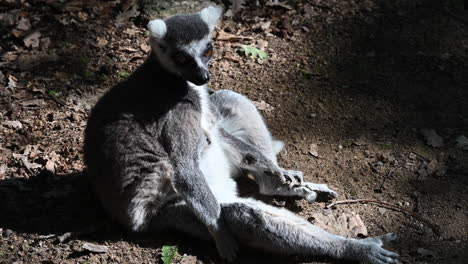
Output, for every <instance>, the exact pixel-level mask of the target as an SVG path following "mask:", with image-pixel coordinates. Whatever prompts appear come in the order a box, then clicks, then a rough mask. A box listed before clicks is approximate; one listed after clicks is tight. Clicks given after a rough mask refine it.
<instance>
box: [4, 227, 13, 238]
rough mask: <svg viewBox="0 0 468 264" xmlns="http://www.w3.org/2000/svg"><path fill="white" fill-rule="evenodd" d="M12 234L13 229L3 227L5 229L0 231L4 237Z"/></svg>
mask: <svg viewBox="0 0 468 264" xmlns="http://www.w3.org/2000/svg"><path fill="white" fill-rule="evenodd" d="M12 234H13V231H12V230H11V229H5V230H3V232H2V235H3V236H4V237H10V236H11V235H12Z"/></svg>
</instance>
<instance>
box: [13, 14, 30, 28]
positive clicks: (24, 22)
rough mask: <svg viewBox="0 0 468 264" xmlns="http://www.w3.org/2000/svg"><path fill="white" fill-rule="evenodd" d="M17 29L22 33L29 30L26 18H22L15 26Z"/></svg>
mask: <svg viewBox="0 0 468 264" xmlns="http://www.w3.org/2000/svg"><path fill="white" fill-rule="evenodd" d="M16 28H17V29H19V30H22V31H28V30H30V29H31V22H30V21H29V19H28V18H26V17H22V18H21V19H20V21H19V22H18V25H17V26H16Z"/></svg>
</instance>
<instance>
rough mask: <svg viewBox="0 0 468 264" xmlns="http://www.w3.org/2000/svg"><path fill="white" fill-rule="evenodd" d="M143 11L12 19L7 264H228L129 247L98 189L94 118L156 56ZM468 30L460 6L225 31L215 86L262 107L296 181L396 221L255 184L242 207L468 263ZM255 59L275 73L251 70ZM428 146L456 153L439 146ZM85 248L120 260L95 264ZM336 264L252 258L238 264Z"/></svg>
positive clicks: (142, 240) (280, 17)
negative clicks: (390, 235) (463, 143)
mask: <svg viewBox="0 0 468 264" xmlns="http://www.w3.org/2000/svg"><path fill="white" fill-rule="evenodd" d="M138 2H139V1H123V0H122V1H97V0H96V1H76V0H74V1H63V2H61V1H52V0H22V1H19V0H5V1H2V2H1V3H0V25H1V27H0V39H1V41H0V53H1V57H0V94H1V96H0V263H162V261H161V247H162V246H163V245H176V246H177V247H178V252H179V255H178V256H177V257H176V259H175V260H174V263H223V261H222V260H220V259H219V257H218V256H217V253H216V249H215V246H214V245H213V244H212V243H208V242H203V241H199V240H196V239H193V238H190V237H187V236H185V235H183V234H180V233H177V232H174V231H170V230H168V231H165V232H164V233H161V234H128V233H126V232H125V231H124V230H122V229H121V228H120V227H119V226H118V225H116V224H115V223H113V222H112V221H110V220H109V219H108V217H107V216H106V215H105V214H104V213H103V212H102V209H101V208H100V205H99V204H98V203H97V202H96V198H95V197H94V195H93V193H92V190H91V188H90V186H89V185H88V183H87V181H86V177H85V175H86V170H85V167H84V165H83V161H82V143H83V129H84V127H85V125H86V118H87V115H88V113H89V110H90V109H91V107H92V106H93V104H94V102H95V101H96V100H97V99H98V98H99V96H100V95H102V94H103V93H104V92H105V91H106V90H107V89H109V88H110V87H112V85H114V84H116V83H118V82H119V81H121V80H122V79H124V78H125V77H127V76H128V74H129V73H131V72H132V71H133V70H134V69H135V68H136V67H138V65H140V64H141V63H142V62H143V61H144V59H145V58H146V56H147V53H148V52H149V46H148V42H147V34H146V32H145V25H146V23H147V21H148V18H149V17H151V15H148V13H146V12H145V10H144V6H140V5H138ZM188 2H190V1H188ZM193 2H194V3H197V1H193ZM261 2H262V1H261ZM465 2H466V1H465ZM190 3H191V2H190ZM192 8H194V9H195V10H197V9H199V8H198V6H197V5H194V6H192ZM467 18H468V6H466V3H465V5H464V4H463V1H461V0H460V1H457V0H450V1H432V0H431V1H409V0H397V1H384V0H365V1H363V0H349V1H338V0H329V1H324V0H322V1H321V0H310V1H299V0H298V1H291V2H288V3H287V5H286V6H284V5H283V6H267V5H264V4H262V5H260V6H255V5H254V4H252V5H247V6H246V8H244V9H243V10H242V11H241V12H239V13H237V14H235V15H234V16H232V17H225V18H224V20H223V22H222V24H221V25H220V26H219V29H218V34H217V35H216V36H215V38H216V39H217V41H216V48H217V51H216V54H215V59H214V61H213V64H212V66H211V72H212V82H211V83H210V87H211V88H212V89H215V90H218V89H231V90H234V91H236V92H240V93H242V94H245V95H246V96H248V97H249V98H250V99H252V100H253V101H255V102H257V104H258V107H259V109H260V110H261V111H262V113H263V114H264V117H265V119H266V121H267V123H268V125H269V127H270V128H271V130H272V133H273V134H274V136H275V137H276V138H278V139H281V140H283V141H284V142H285V144H286V148H285V151H283V152H282V153H281V155H280V164H281V165H282V166H283V167H286V168H291V169H297V170H302V171H304V174H305V179H306V180H307V181H312V182H319V183H327V184H328V185H329V186H330V187H331V188H333V189H335V190H336V191H337V192H338V193H339V196H338V197H337V199H336V200H345V199H368V200H373V201H378V202H385V203H388V204H391V205H393V206H396V207H397V208H399V210H393V209H390V208H385V205H384V204H381V203H377V204H376V203H371V202H365V203H353V204H341V205H337V206H336V207H334V208H331V209H327V208H326V205H327V204H329V202H318V203H314V204H309V203H307V202H306V201H303V200H298V199H289V198H288V199H285V198H280V197H264V196H260V195H258V194H256V187H255V185H254V184H253V183H252V182H249V181H247V180H244V181H242V182H241V183H240V186H241V187H242V193H243V195H247V196H254V197H257V198H258V199H261V200H263V201H265V202H267V203H270V204H273V205H276V206H282V207H286V208H288V209H289V210H291V211H293V212H295V213H297V214H299V215H301V216H303V217H304V218H306V219H308V220H309V221H310V222H313V223H316V224H317V225H319V226H321V227H323V228H325V229H328V230H331V231H333V232H338V233H341V234H343V235H346V236H351V237H353V236H357V235H359V234H361V236H362V235H366V234H363V233H366V232H365V230H367V233H368V235H379V234H383V233H386V232H394V233H397V234H399V235H400V237H401V238H400V241H399V242H398V243H396V244H394V245H390V246H389V248H390V249H391V250H394V251H396V252H398V253H399V254H401V256H402V262H403V263H466V259H467V258H468V247H467V245H468V244H467V242H468V230H467V228H468V208H467V198H468V192H467V191H466V190H467V187H468V152H467V151H466V150H462V149H460V148H457V147H456V139H457V137H458V136H460V135H465V136H468V86H467V83H468V31H467V26H468V19H467ZM38 33H39V35H38ZM224 33H228V34H232V35H236V36H241V37H242V38H240V39H232V36H231V35H227V36H228V38H231V39H229V40H223V38H224V39H225V38H226V34H224ZM223 34H224V35H223ZM243 44H253V45H256V46H257V47H259V48H261V49H262V50H264V51H266V52H267V53H268V55H269V57H268V58H267V59H263V60H261V59H258V58H249V57H245V56H242V55H241V54H239V53H238V52H237V50H238V49H239V47H240V45H243ZM421 129H434V130H435V131H436V133H437V134H438V135H440V137H441V138H442V140H443V146H439V147H433V146H430V145H429V144H427V142H426V140H425V138H424V137H423V136H422V134H421V133H420V130H421ZM350 216H352V217H350ZM351 218H352V219H356V218H358V219H361V220H362V223H360V222H359V221H357V224H356V223H354V225H352V224H351V223H350V219H351ZM343 219H345V220H343ZM346 219H348V220H346ZM353 227H357V228H358V230H359V232H356V230H357V229H353ZM63 234H68V235H70V237H69V238H68V239H65V240H63V241H60V239H59V238H65V237H64V236H62V235H63ZM85 242H90V243H93V244H98V245H105V246H107V247H108V250H107V252H106V253H93V252H89V251H87V250H85V249H83V247H82V246H83V244H84V243H85ZM329 262H333V260H328V259H323V258H316V259H304V258H299V257H278V256H272V255H270V254H266V253H263V252H258V251H254V250H250V249H247V248H241V251H240V253H239V259H238V260H237V263H329ZM335 263H338V262H336V261H335Z"/></svg>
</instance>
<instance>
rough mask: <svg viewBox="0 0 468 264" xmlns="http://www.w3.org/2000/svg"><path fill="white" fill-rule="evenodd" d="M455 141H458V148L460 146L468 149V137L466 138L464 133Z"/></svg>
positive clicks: (456, 145)
mask: <svg viewBox="0 0 468 264" xmlns="http://www.w3.org/2000/svg"><path fill="white" fill-rule="evenodd" d="M455 141H456V144H455V147H456V148H459V149H462V150H468V138H466V137H465V136H464V135H460V136H458V137H457V139H456V140H455Z"/></svg>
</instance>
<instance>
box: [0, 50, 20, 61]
mask: <svg viewBox="0 0 468 264" xmlns="http://www.w3.org/2000/svg"><path fill="white" fill-rule="evenodd" d="M2 58H3V60H4V61H6V62H12V61H15V60H16V59H17V58H18V54H17V53H16V52H15V51H8V52H5V53H3V55H2Z"/></svg>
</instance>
